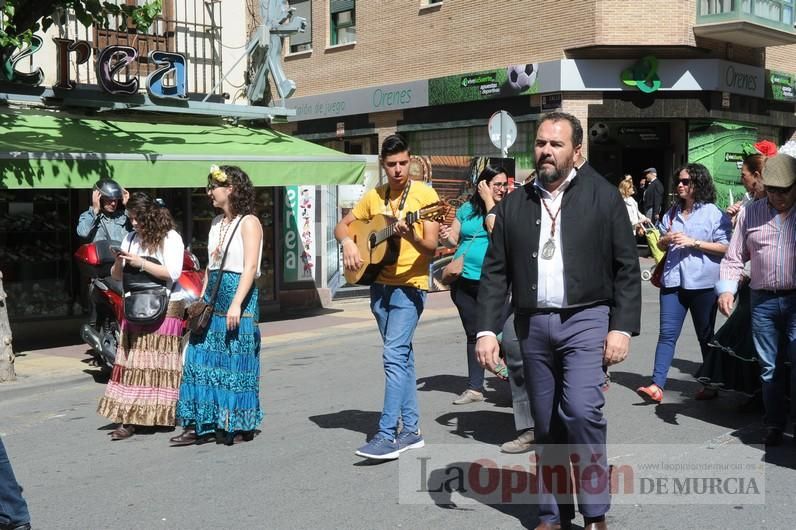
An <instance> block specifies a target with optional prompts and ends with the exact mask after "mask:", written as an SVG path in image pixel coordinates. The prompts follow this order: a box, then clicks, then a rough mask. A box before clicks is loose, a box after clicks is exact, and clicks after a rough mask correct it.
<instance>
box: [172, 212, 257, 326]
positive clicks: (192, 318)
mask: <svg viewBox="0 0 796 530" xmlns="http://www.w3.org/2000/svg"><path fill="white" fill-rule="evenodd" d="M241 221H243V218H240V219H239V220H238V222H237V223H236V224H235V226H234V227H233V228H232V233H231V234H230V236H229V241H227V246H226V247H224V255H223V256H221V264H220V265H219V267H218V278H216V285H215V286H214V287H213V294H211V295H210V301H209V302H205V301H204V300H197V301H196V302H194V303H192V304H191V305H189V306H188V308H187V309H186V310H185V315H186V320H187V322H186V325H187V326H188V329H189V330H190V331H191V333H194V334H196V335H201V334H203V333H204V332H205V330H206V329H207V326H209V325H210V319H211V318H212V316H213V310H214V309H215V306H216V297H217V296H218V288H219V287H221V275H222V274H223V272H224V262H225V261H226V260H227V251H228V250H229V245H230V243H232V236H234V235H235V231H236V230H237V229H238V225H239V224H240V223H241Z"/></svg>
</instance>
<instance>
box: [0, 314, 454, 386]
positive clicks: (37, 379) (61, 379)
mask: <svg viewBox="0 0 796 530" xmlns="http://www.w3.org/2000/svg"><path fill="white" fill-rule="evenodd" d="M458 318H459V315H458V314H457V313H453V314H450V315H446V314H438V315H434V316H431V317H429V318H427V319H423V320H421V321H420V324H419V325H420V326H422V325H424V324H426V323H434V322H442V321H447V320H458ZM348 326H349V327H346V328H340V327H339V326H331V327H328V328H324V329H323V330H322V332H321V334H320V336H308V337H304V338H302V337H296V336H295V334H296V333H304V332H294V333H285V334H283V335H281V336H282V337H284V338H281V339H280V338H278V337H280V335H277V336H276V337H274V338H271V339H269V338H268V337H266V338H265V340H264V344H265V345H264V346H263V347H262V348H261V349H260V355H261V356H262V357H278V356H279V352H278V351H275V348H279V347H282V346H285V345H290V346H303V345H306V344H309V343H314V342H318V341H319V340H321V339H331V338H335V337H339V336H342V335H346V334H349V333H352V332H356V331H358V328H363V329H364V328H370V327H371V326H373V329H374V330H375V325H374V322H373V321H372V319H368V320H363V321H362V322H361V323H360V322H355V323H349V324H348ZM288 335H294V336H288ZM92 382H93V379H92V377H91V375H89V374H85V373H80V374H73V373H69V374H65V375H53V376H51V377H47V376H25V377H24V378H19V377H18V378H17V380H16V381H14V382H10V383H0V401H6V400H12V399H22V398H27V397H30V396H32V395H35V394H40V393H42V392H43V391H46V392H54V391H58V390H62V389H64V388H71V387H75V386H78V385H80V384H83V383H92ZM96 384H99V383H96Z"/></svg>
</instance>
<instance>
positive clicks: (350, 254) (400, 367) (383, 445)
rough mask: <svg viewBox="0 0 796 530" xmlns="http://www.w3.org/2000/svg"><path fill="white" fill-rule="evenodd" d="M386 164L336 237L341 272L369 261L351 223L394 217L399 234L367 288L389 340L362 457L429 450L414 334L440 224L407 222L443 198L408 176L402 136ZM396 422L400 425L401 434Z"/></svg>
mask: <svg viewBox="0 0 796 530" xmlns="http://www.w3.org/2000/svg"><path fill="white" fill-rule="evenodd" d="M381 163H382V166H383V167H384V171H385V173H386V174H387V184H386V185H383V186H379V187H377V188H375V189H372V190H370V191H369V192H368V193H367V194H365V196H364V197H363V198H362V199H361V200H360V201H359V203H358V204H357V205H356V206H355V207H354V209H353V210H351V211H350V212H349V213H348V214H346V216H345V217H343V219H342V220H341V221H340V222H339V223H338V224H337V226H336V227H335V229H334V235H335V237H336V238H337V240H338V241H339V242H340V244H341V245H342V246H343V265H344V267H345V268H346V269H347V270H350V271H356V270H359V269H360V267H362V266H363V263H364V260H363V259H362V256H361V255H360V252H359V248H358V247H357V245H356V242H355V241H354V240H352V239H351V237H350V235H349V228H348V227H349V225H350V224H351V223H353V222H354V221H357V220H359V221H367V220H370V219H371V218H373V217H374V216H377V215H388V216H391V217H393V218H395V219H396V220H397V222H396V224H395V225H394V230H395V233H396V236H395V237H397V238H400V246H399V253H398V259H397V261H396V262H395V263H394V264H392V265H387V266H385V267H384V268H383V269H382V270H381V272H380V273H379V275H378V277H377V278H376V281H375V282H374V283H373V284H372V285H371V286H370V308H371V311H372V312H373V315H374V316H375V317H376V322H377V323H378V325H379V332H380V333H381V337H382V340H383V342H384V354H383V361H384V377H385V384H384V408H383V410H382V413H381V419H380V420H379V432H378V433H377V434H376V435H375V436H374V437H373V439H371V441H370V442H368V443H367V444H365V445H364V446H362V447H360V448H359V449H358V450H357V451H356V454H357V455H359V456H362V457H365V458H372V459H377V460H391V459H394V458H397V457H398V455H399V454H400V453H402V452H403V451H405V450H407V449H416V448H419V447H423V445H425V442H424V441H423V437H422V436H421V435H420V430H419V428H418V423H419V421H420V414H419V411H418V406H417V382H416V377H415V358H414V351H413V350H412V337H413V336H414V333H415V328H416V327H417V322H418V320H419V319H420V314H421V313H422V312H423V306H424V304H425V301H426V292H427V291H428V270H429V264H430V262H431V258H432V256H433V254H434V251H435V250H436V249H437V235H438V233H439V223H437V222H435V221H426V220H423V221H418V222H417V223H414V224H407V223H406V221H405V217H406V213H407V212H411V211H419V210H420V209H422V208H423V207H425V206H428V205H430V204H433V203H435V202H437V201H439V197H438V196H437V193H436V192H435V191H434V190H433V189H432V188H431V187H429V186H427V185H426V184H424V183H422V182H413V181H411V180H410V179H409V172H408V169H409V146H408V144H407V143H406V141H405V140H404V139H403V138H402V137H401V136H399V135H397V134H394V135H391V136H388V137H387V138H386V139H385V140H384V143H382V146H381ZM382 244H386V242H385V243H382ZM399 419H400V420H401V423H402V425H403V428H402V430H401V432H400V433H398V432H397V431H398V420H399Z"/></svg>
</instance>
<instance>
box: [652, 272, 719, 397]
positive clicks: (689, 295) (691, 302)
mask: <svg viewBox="0 0 796 530" xmlns="http://www.w3.org/2000/svg"><path fill="white" fill-rule="evenodd" d="M717 298H718V297H717V296H716V293H715V291H714V290H713V289H680V288H679V287H672V288H663V289H661V316H660V331H659V332H658V346H657V347H656V348H655V369H654V370H653V372H652V382H653V383H655V384H656V385H658V386H659V387H661V388H663V387H664V386H665V385H666V375H667V374H668V373H669V368H670V367H671V366H672V359H674V347H675V345H676V344H677V339H678V338H680V332H681V331H682V330H683V321H685V314H686V313H687V312H688V311H691V319H692V320H693V322H694V329H695V330H696V336H697V340H699V348H700V349H701V350H702V358H703V359H704V358H705V354H706V353H707V352H708V350H709V349H710V347H709V346H708V342H710V339H712V338H713V328H714V327H715V325H716V310H717V309H718V306H717V304H716V300H717Z"/></svg>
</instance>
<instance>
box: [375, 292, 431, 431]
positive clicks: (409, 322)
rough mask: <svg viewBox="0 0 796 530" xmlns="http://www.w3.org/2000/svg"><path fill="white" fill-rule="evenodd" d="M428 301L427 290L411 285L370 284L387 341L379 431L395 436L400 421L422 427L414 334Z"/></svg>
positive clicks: (406, 425)
mask: <svg viewBox="0 0 796 530" xmlns="http://www.w3.org/2000/svg"><path fill="white" fill-rule="evenodd" d="M425 303H426V291H423V290H421V289H417V288H415V287H409V286H392V285H383V284H380V283H374V284H373V285H371V286H370V310H371V311H372V312H373V316H375V317H376V322H377V323H378V325H379V333H381V339H382V341H384V353H383V360H384V407H383V408H382V412H381V419H380V420H379V434H380V435H382V436H384V437H386V438H389V439H393V438H395V435H396V433H397V431H398V420H399V418H400V420H401V422H402V423H403V430H404V431H411V432H415V431H417V430H418V423H419V422H420V413H419V410H418V406H417V378H416V377H415V352H414V350H412V337H414V334H415V328H416V327H417V322H418V320H420V315H421V314H422V313H423V306H424V304H425Z"/></svg>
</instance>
